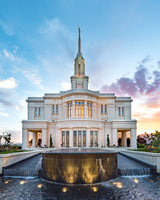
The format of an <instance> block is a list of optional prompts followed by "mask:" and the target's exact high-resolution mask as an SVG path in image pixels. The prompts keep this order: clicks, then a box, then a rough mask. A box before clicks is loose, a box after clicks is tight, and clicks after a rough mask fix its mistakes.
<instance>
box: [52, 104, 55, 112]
mask: <svg viewBox="0 0 160 200" xmlns="http://www.w3.org/2000/svg"><path fill="white" fill-rule="evenodd" d="M52 112H53V113H55V105H53V107H52Z"/></svg>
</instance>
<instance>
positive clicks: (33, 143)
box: [32, 132, 36, 148]
mask: <svg viewBox="0 0 160 200" xmlns="http://www.w3.org/2000/svg"><path fill="white" fill-rule="evenodd" d="M35 139H36V138H35V133H34V132H32V147H33V148H35Z"/></svg>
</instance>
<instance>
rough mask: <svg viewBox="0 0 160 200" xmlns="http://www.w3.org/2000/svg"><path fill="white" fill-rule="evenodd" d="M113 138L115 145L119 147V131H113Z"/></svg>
mask: <svg viewBox="0 0 160 200" xmlns="http://www.w3.org/2000/svg"><path fill="white" fill-rule="evenodd" d="M112 138H113V145H115V146H117V145H118V137H117V129H116V128H113V129H112Z"/></svg>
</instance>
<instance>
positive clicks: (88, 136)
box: [86, 129, 90, 147]
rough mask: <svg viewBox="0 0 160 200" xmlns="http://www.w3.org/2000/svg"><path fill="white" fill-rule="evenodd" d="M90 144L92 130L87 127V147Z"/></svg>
mask: <svg viewBox="0 0 160 200" xmlns="http://www.w3.org/2000/svg"><path fill="white" fill-rule="evenodd" d="M89 146H90V130H89V129H87V133H86V147H89Z"/></svg>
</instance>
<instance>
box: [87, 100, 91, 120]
mask: <svg viewBox="0 0 160 200" xmlns="http://www.w3.org/2000/svg"><path fill="white" fill-rule="evenodd" d="M87 118H92V104H91V103H89V102H87Z"/></svg>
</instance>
